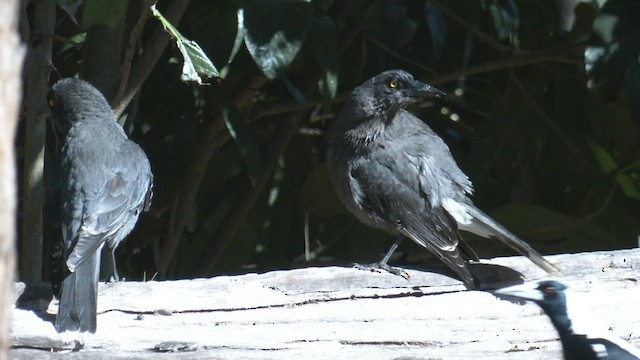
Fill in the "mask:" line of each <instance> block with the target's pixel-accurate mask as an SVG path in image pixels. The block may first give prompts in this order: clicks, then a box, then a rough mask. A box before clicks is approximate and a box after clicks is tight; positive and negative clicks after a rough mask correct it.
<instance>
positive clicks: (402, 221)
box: [327, 70, 558, 288]
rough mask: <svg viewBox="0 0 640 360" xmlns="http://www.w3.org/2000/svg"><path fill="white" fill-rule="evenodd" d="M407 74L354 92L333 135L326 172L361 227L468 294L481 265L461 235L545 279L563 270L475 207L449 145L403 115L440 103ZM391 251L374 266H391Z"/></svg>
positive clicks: (390, 74)
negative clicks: (411, 247) (416, 255)
mask: <svg viewBox="0 0 640 360" xmlns="http://www.w3.org/2000/svg"><path fill="white" fill-rule="evenodd" d="M443 95H444V93H443V92H442V91H440V90H438V89H436V88H435V87H433V86H431V85H428V84H425V83H422V82H419V81H417V80H415V79H414V78H413V76H412V75H411V74H409V73H407V72H406V71H403V70H389V71H385V72H383V73H381V74H379V75H377V76H374V77H373V78H371V79H370V80H368V81H366V82H364V83H363V84H362V85H360V86H358V87H356V88H355V89H354V90H353V91H352V92H351V94H350V96H349V97H348V98H347V100H346V102H345V104H344V107H343V109H342V111H341V112H340V114H339V116H338V120H337V121H336V123H335V124H334V125H333V128H332V129H331V130H330V135H329V141H328V145H327V167H328V171H329V176H330V178H331V180H332V182H333V183H334V185H335V189H336V192H337V194H338V196H339V198H340V199H341V200H342V202H343V203H344V205H345V206H346V207H347V209H349V211H350V212H351V213H353V214H354V215H355V216H356V217H357V218H358V219H359V220H360V221H362V222H363V223H365V224H366V225H369V226H372V227H374V228H379V229H382V230H386V231H387V232H389V233H391V234H395V235H397V236H399V238H401V237H408V238H410V239H411V240H413V241H415V242H416V243H418V244H419V245H421V246H422V247H424V248H426V249H427V250H429V251H430V252H431V253H432V254H434V255H435V256H437V257H438V258H439V259H440V260H441V261H443V262H444V263H445V264H446V265H447V266H448V267H449V268H450V269H451V270H453V271H454V272H455V273H456V274H457V275H458V276H459V277H460V278H461V279H462V281H463V282H464V283H465V285H466V286H467V287H468V288H478V287H481V286H483V285H482V284H478V283H477V282H478V281H476V279H475V278H474V276H473V275H472V273H471V272H470V271H469V268H468V264H467V262H468V260H476V261H477V260H478V258H477V255H476V254H475V252H474V251H473V250H472V249H471V248H470V247H469V246H468V245H467V244H466V243H465V242H464V241H463V240H462V238H461V237H460V235H459V233H458V230H465V231H469V232H472V233H474V234H477V235H479V236H481V237H485V238H489V237H491V238H496V239H498V240H500V241H502V242H503V243H505V244H506V245H508V246H510V247H511V248H513V249H514V250H516V251H517V252H518V253H520V254H522V255H524V256H526V257H528V258H529V259H530V260H531V261H533V262H534V263H535V264H536V265H538V266H539V267H540V268H542V269H543V270H545V271H546V272H548V273H556V272H557V271H558V269H557V268H556V267H555V266H554V265H553V264H551V263H550V262H548V261H547V260H545V259H544V258H543V257H542V256H541V255H540V254H539V253H538V252H536V251H535V250H534V249H533V248H531V246H529V245H528V244H527V243H526V242H524V241H522V240H521V239H519V238H518V237H517V236H515V235H514V234H512V233H511V232H509V231H508V230H507V229H505V228H504V227H503V226H501V225H500V224H498V223H497V222H496V221H494V220H493V219H491V218H490V217H489V216H488V215H487V214H485V213H484V212H482V211H481V210H479V209H478V208H476V207H475V206H474V205H473V203H472V201H471V200H470V199H469V195H471V194H472V192H473V188H472V184H471V181H470V180H469V178H468V177H467V176H466V175H465V174H464V173H463V172H462V170H460V168H459V167H458V165H457V164H456V162H455V160H454V159H453V156H452V155H451V152H450V151H449V148H448V147H447V145H446V144H445V142H444V141H443V140H442V139H441V138H440V137H439V136H438V135H437V134H436V133H435V132H434V131H433V130H431V128H430V127H429V126H427V125H426V124H425V123H424V122H423V121H422V120H420V119H419V118H417V117H416V116H414V115H413V114H411V113H410V112H408V111H407V110H405V108H406V107H407V106H408V105H410V104H412V103H416V102H418V101H422V100H426V99H432V98H436V97H440V96H443ZM396 246H397V242H396V244H394V246H393V247H392V248H391V250H390V251H389V253H387V255H386V256H385V258H384V259H383V260H382V261H381V262H379V263H378V264H376V266H377V267H379V268H383V269H386V270H388V271H391V272H394V273H399V271H398V269H395V268H392V267H390V266H388V265H387V261H388V260H389V257H390V256H391V253H392V252H393V251H394V250H395V247H396Z"/></svg>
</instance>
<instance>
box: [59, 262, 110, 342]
mask: <svg viewBox="0 0 640 360" xmlns="http://www.w3.org/2000/svg"><path fill="white" fill-rule="evenodd" d="M99 272H100V251H96V252H94V253H93V254H91V255H90V256H89V257H88V258H87V259H86V260H85V261H83V262H82V263H81V264H80V265H78V267H76V269H75V271H74V272H72V273H70V274H69V275H68V276H67V277H66V278H65V279H64V281H63V282H62V289H61V296H60V305H59V307H58V316H57V317H56V330H57V331H58V332H65V331H79V332H91V333H95V332H96V311H97V306H98V275H99Z"/></svg>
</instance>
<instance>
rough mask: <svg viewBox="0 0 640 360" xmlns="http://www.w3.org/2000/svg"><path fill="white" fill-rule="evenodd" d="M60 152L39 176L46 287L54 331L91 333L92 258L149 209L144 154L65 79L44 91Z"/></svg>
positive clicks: (94, 94) (90, 91)
mask: <svg viewBox="0 0 640 360" xmlns="http://www.w3.org/2000/svg"><path fill="white" fill-rule="evenodd" d="M49 105H50V106H51V108H52V113H53V118H54V124H55V125H56V127H57V128H58V130H59V131H60V133H61V139H62V141H61V147H60V149H59V151H58V152H57V154H56V156H55V158H54V159H53V164H52V165H51V169H50V170H48V171H47V175H48V178H47V179H46V194H47V197H46V201H47V203H46V204H45V225H46V226H47V229H48V230H51V231H50V234H49V236H50V239H49V241H50V245H49V246H50V252H51V282H52V287H53V292H54V296H55V297H56V298H57V299H59V301H60V302H59V306H58V314H57V316H56V321H55V328H56V330H57V331H58V332H66V331H77V332H80V333H86V332H89V333H95V331H96V327H97V324H96V309H97V290H98V277H99V272H100V255H101V250H102V248H103V246H104V245H105V244H106V245H107V247H108V248H109V250H110V255H111V261H112V262H113V271H114V274H113V279H115V280H118V279H119V278H118V274H117V270H116V267H115V257H114V251H115V249H116V247H117V246H118V244H119V243H120V242H121V241H122V240H124V238H125V237H126V236H127V235H128V234H129V232H131V230H132V229H133V228H134V226H135V224H136V222H137V221H138V216H139V215H140V212H142V211H146V210H148V209H149V206H150V204H151V197H152V186H153V175H152V173H151V166H150V164H149V160H148V159H147V156H146V155H145V153H144V151H143V150H142V149H141V148H140V147H139V146H138V145H137V144H135V143H134V142H132V141H131V140H129V139H128V137H127V135H126V134H125V132H124V130H123V129H122V127H121V126H120V125H118V123H117V122H116V119H115V116H114V114H113V111H112V110H111V107H110V106H109V103H108V102H107V100H106V99H105V98H104V96H103V95H102V93H100V91H98V90H97V89H96V88H95V87H93V86H92V85H91V84H89V83H88V82H86V81H84V80H80V79H73V78H67V79H62V80H60V81H58V82H57V83H56V84H54V85H53V87H52V89H51V91H50V93H49Z"/></svg>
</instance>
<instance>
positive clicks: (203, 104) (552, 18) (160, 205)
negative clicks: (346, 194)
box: [17, 0, 640, 280]
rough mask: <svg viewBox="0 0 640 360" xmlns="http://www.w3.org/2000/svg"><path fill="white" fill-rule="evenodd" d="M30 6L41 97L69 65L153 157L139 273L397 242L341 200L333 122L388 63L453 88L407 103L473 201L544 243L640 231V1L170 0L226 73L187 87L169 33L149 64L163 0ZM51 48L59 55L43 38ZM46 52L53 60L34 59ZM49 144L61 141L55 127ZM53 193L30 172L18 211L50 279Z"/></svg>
mask: <svg viewBox="0 0 640 360" xmlns="http://www.w3.org/2000/svg"><path fill="white" fill-rule="evenodd" d="M44 3H48V5H44ZM24 4H25V7H24V12H23V25H22V29H23V35H24V40H25V42H27V43H28V44H29V45H30V46H31V49H32V52H31V53H30V55H29V56H30V58H29V60H28V61H29V62H30V64H31V65H32V66H34V67H40V71H44V73H45V74H47V71H48V69H52V74H51V76H50V78H48V79H47V78H43V76H40V77H31V76H25V82H26V84H25V88H26V92H27V94H28V95H27V97H29V96H31V94H34V93H36V94H37V91H38V89H40V92H41V93H42V92H43V91H42V89H44V94H46V89H47V88H48V87H49V86H50V85H51V84H52V83H53V82H55V81H56V80H57V79H59V78H61V77H69V76H81V77H83V78H86V79H88V80H90V81H92V82H93V83H94V84H95V85H96V86H97V87H98V88H100V89H101V90H102V91H103V92H104V93H105V94H106V96H107V97H108V98H109V99H111V100H112V104H113V106H114V108H115V109H116V111H118V113H119V114H121V115H122V117H121V118H120V120H121V123H122V124H123V125H124V126H125V130H126V131H127V133H129V134H130V136H131V138H132V139H134V140H135V141H136V142H138V143H139V144H141V146H142V147H143V148H144V149H145V151H146V152H147V154H148V155H149V157H150V159H151V162H152V167H153V171H154V174H155V197H154V203H153V206H152V210H151V211H150V212H149V213H147V214H145V215H144V216H142V217H141V219H140V222H139V224H138V226H137V228H136V229H135V230H134V232H133V233H132V234H131V235H130V236H129V238H128V240H127V241H126V242H124V243H123V244H122V245H121V246H120V248H119V250H118V258H119V264H120V269H121V271H120V272H121V274H124V275H125V276H126V277H127V278H129V279H149V278H150V277H152V276H154V275H157V278H183V277H194V276H211V275H215V274H225V273H242V272H247V271H265V270H269V269H277V268H290V267H295V266H305V265H307V264H318V263H319V264H335V263H338V264H348V263H350V262H354V261H371V260H377V259H379V257H380V256H381V254H382V253H383V252H384V251H386V249H387V247H388V246H389V245H390V241H389V240H391V239H390V237H389V236H388V235H386V234H384V233H381V232H379V231H374V230H371V229H368V228H366V227H365V226H363V225H361V224H360V223H359V222H358V221H357V220H355V219H354V218H353V217H352V216H351V215H350V214H348V213H346V211H345V209H344V208H343V207H342V205H341V204H340V203H339V201H338V199H337V197H336V196H335V194H334V193H333V189H332V187H331V184H330V183H329V181H328V179H327V176H326V170H325V168H324V143H325V138H324V134H325V131H326V129H327V128H328V127H329V126H331V124H332V122H333V121H334V120H335V117H336V115H337V112H338V111H339V109H340V107H341V100H342V99H343V98H344V96H345V95H346V94H347V93H348V92H349V90H350V89H352V88H353V87H355V86H356V85H358V84H359V83H361V82H363V81H364V80H366V79H368V78H369V77H371V76H372V75H374V74H376V73H378V72H380V71H383V70H386V69H390V68H403V69H406V70H408V71H410V72H412V73H413V74H414V75H415V76H416V77H417V78H419V79H421V80H424V81H427V82H430V83H432V84H434V85H437V86H438V87H440V88H442V89H443V90H445V91H446V92H447V93H448V94H449V95H448V96H447V97H446V98H445V99H443V100H442V101H439V102H437V103H432V104H424V105H423V106H418V107H416V108H414V109H413V111H414V112H415V113H417V114H419V115H420V116H421V117H422V118H423V119H425V121H427V123H428V124H429V125H430V126H432V127H433V128H434V129H435V130H436V131H437V132H438V133H439V134H440V135H441V136H442V137H443V138H444V139H445V141H446V142H447V143H448V144H449V145H450V147H451V149H452V151H453V153H454V156H455V158H456V159H457V161H458V163H459V165H460V167H461V168H462V169H463V170H464V171H465V172H466V173H467V174H468V175H469V177H470V178H471V179H472V180H473V182H474V184H475V189H476V195H475V196H474V201H475V203H476V204H477V205H478V206H479V207H480V208H482V209H484V210H485V211H487V212H489V213H490V214H491V215H492V216H494V217H495V218H496V219H497V220H499V221H500V222H501V223H502V224H504V225H505V226H506V227H507V228H509V229H511V230H513V231H514V232H515V233H516V234H518V235H519V236H521V237H522V238H523V239H525V240H527V241H528V242H529V243H531V244H532V245H533V246H534V247H535V248H537V249H538V250H540V251H541V252H543V253H559V252H577V251H589V250H596V249H615V248H627V247H632V246H637V244H638V234H639V233H640V216H639V214H640V201H639V200H640V147H639V145H640V144H639V141H638V140H639V138H638V126H639V125H640V58H639V55H640V21H638V19H640V2H638V1H633V0H608V1H606V0H604V1H603V0H599V1H596V0H593V1H582V2H578V1H576V0H555V1H552V0H543V1H540V0H494V1H491V0H485V1H477V0H474V1H469V0H405V1H400V0H366V1H365V0H341V1H331V0H313V1H303V0H216V1H210V0H191V1H186V0H169V1H159V2H158V4H157V8H158V10H160V11H161V12H162V13H163V14H164V15H165V16H166V17H167V19H168V20H169V21H170V22H172V23H173V25H174V26H176V28H177V29H178V30H179V31H180V33H181V34H182V35H183V36H184V37H185V38H188V39H191V40H193V41H195V42H196V43H197V44H199V45H200V47H201V48H202V50H203V51H204V53H205V54H206V55H207V56H208V57H209V58H210V59H211V61H212V62H213V64H214V65H215V66H216V70H217V71H219V75H220V77H213V78H210V79H206V78H204V79H203V81H204V82H205V83H206V84H205V85H201V86H199V85H198V84H197V83H194V82H183V81H182V80H181V75H180V74H181V71H182V67H183V58H182V56H181V54H180V52H179V51H178V48H177V47H176V43H175V41H171V42H169V43H168V44H169V45H168V46H167V47H166V48H165V47H164V45H162V46H161V47H159V49H160V51H158V56H157V57H156V58H155V59H152V60H151V61H150V60H149V59H147V58H145V56H147V55H152V54H153V52H154V51H156V50H158V47H157V44H155V43H154V41H155V40H156V36H157V35H156V34H158V33H160V34H162V36H164V39H165V40H164V41H165V43H166V41H167V37H166V35H164V33H163V32H162V31H161V29H162V28H161V24H160V22H159V21H158V20H157V19H156V18H154V17H153V16H151V15H150V12H149V10H148V9H149V5H150V4H151V3H150V2H149V1H146V0H136V1H126V0H110V1H107V0H84V1H82V0H58V1H56V2H55V4H53V3H52V2H51V1H42V2H41V1H31V2H24ZM44 6H50V9H52V8H53V6H55V11H53V12H50V13H47V12H43V10H42V7H44ZM239 14H240V15H242V16H241V17H239ZM54 16H55V17H54ZM52 17H54V18H52ZM47 19H48V20H47ZM239 19H240V20H241V21H240V25H239ZM46 21H50V22H51V23H52V27H51V28H50V31H49V32H47V28H45V22H46ZM239 34H240V35H241V37H240V36H239ZM47 41H49V42H50V41H52V48H51V49H50V50H47V49H46V48H45V49H44V50H43V49H42V48H40V46H41V45H42V44H46V43H47ZM234 45H235V47H234ZM38 51H44V53H45V54H46V53H47V51H49V57H50V61H42V60H40V62H38V61H37V58H36V57H35V56H36V55H37V54H38ZM232 55H234V56H232ZM196 60H197V59H196ZM43 69H44V70H43ZM136 85H141V87H140V88H139V91H137V90H138V89H137V88H136ZM119 89H120V90H119ZM124 89H127V91H124ZM129 90H131V91H129ZM127 95H132V96H131V97H130V98H129V99H130V100H131V101H129V99H127ZM133 95H135V96H133ZM33 96H37V95H33ZM32 98H33V97H32ZM41 98H42V96H40V98H36V100H35V101H36V103H38V101H40V102H39V103H38V104H41V105H39V106H30V105H28V104H26V105H25V121H24V122H23V124H24V126H23V128H22V133H21V137H20V138H19V140H18V142H17V146H18V147H19V150H23V149H24V151H21V153H22V154H23V155H24V156H22V157H21V158H20V159H18V161H19V162H20V164H21V165H22V166H23V167H24V168H23V174H22V178H23V179H27V178H32V171H33V170H32V169H33V166H34V164H35V165H37V162H38V161H40V162H41V160H38V158H37V157H36V158H33V157H31V156H29V153H30V152H29V151H28V150H27V149H29V147H30V146H33V144H34V141H35V144H41V146H44V136H40V137H37V136H36V137H35V139H33V138H30V136H32V137H33V131H34V130H33V129H32V128H30V127H29V123H30V122H33V121H38V123H39V124H40V126H44V125H43V124H44V120H43V117H42V116H33V114H41V113H43V111H44V110H43V108H44V106H42V104H44V99H41ZM38 99H41V100H38ZM29 114H31V115H32V116H31V117H30V116H29ZM33 119H35V120H33ZM47 143H48V150H49V151H51V149H52V148H53V146H52V144H53V140H52V139H51V133H49V136H48V138H47ZM30 144H31V145H30ZM36 168H37V166H36ZM39 186H41V185H39ZM39 191H40V190H39V188H38V186H33V185H26V183H25V184H23V187H22V196H23V197H24V199H23V208H22V212H21V214H20V215H21V220H22V224H23V226H21V231H22V241H21V243H20V247H21V254H22V255H21V259H20V261H21V265H22V266H21V271H22V275H21V276H22V277H23V278H26V279H28V278H31V279H34V280H37V279H38V278H39V276H40V275H41V274H42V275H43V276H44V278H46V277H47V262H48V260H47V256H46V246H47V244H46V243H45V244H42V243H41V242H40V243H38V241H41V240H38V239H41V235H39V233H38V232H39V231H40V230H39V229H38V227H37V226H35V225H33V224H38V218H39V216H40V215H39V214H38V212H37V209H38V206H35V207H34V206H31V207H30V206H29V204H30V202H31V203H33V201H36V203H37V202H38V200H37V199H41V198H38V197H37V194H39ZM34 196H35V198H36V199H35V200H33V197H34ZM30 199H32V200H30ZM40 201H41V200H40ZM30 208H35V209H36V210H33V209H31V210H30ZM24 224H29V226H24ZM471 243H472V244H471V245H472V246H473V247H474V248H475V249H476V251H477V252H478V253H479V254H480V255H481V256H484V257H493V256H497V255H502V254H510V251H509V250H507V249H504V248H502V247H500V245H499V244H497V243H496V242H494V241H480V240H476V239H471ZM43 247H44V249H45V250H44V252H42V248H43ZM403 249H404V250H405V251H404V257H403V258H402V259H398V260H397V261H398V262H405V263H407V262H408V263H410V264H413V265H427V263H428V262H430V261H431V260H433V259H431V258H430V257H429V255H428V254H427V252H426V251H423V250H421V249H419V248H417V246H414V245H413V244H408V243H405V244H403ZM39 251H40V252H39ZM43 254H44V255H43ZM34 269H36V270H34Z"/></svg>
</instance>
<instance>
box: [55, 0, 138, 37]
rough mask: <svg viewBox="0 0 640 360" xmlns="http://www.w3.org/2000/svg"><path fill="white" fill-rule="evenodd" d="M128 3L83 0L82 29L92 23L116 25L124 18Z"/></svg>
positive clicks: (90, 25) (109, 0)
mask: <svg viewBox="0 0 640 360" xmlns="http://www.w3.org/2000/svg"><path fill="white" fill-rule="evenodd" d="M128 3H129V2H128V1H127V0H85V2H84V11H83V12H82V26H81V28H82V30H87V29H89V28H90V27H92V26H93V25H106V26H108V27H114V26H116V25H117V24H118V23H119V22H121V21H123V20H124V18H125V16H126V14H127V4H128ZM61 6H62V4H61ZM63 8H64V7H63ZM65 11H66V9H65Z"/></svg>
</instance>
